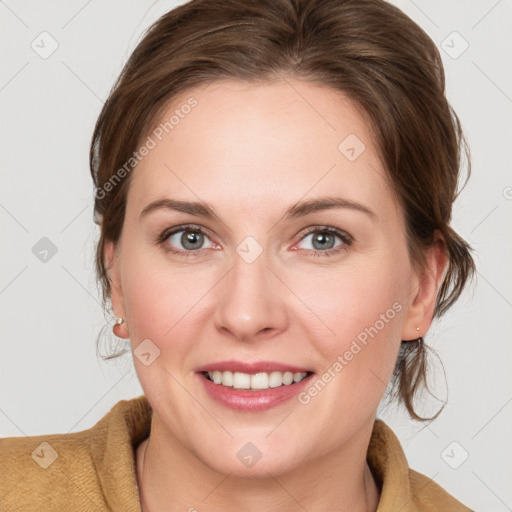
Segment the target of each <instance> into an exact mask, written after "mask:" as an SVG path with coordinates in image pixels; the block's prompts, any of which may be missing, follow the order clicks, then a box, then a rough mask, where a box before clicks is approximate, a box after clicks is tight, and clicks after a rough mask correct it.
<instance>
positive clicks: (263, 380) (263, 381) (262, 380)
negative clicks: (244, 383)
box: [251, 373, 268, 389]
mask: <svg viewBox="0 0 512 512" xmlns="http://www.w3.org/2000/svg"><path fill="white" fill-rule="evenodd" d="M251 388H252V389H268V375H267V374H266V373H256V374H255V375H251Z"/></svg>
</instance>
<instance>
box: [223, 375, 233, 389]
mask: <svg viewBox="0 0 512 512" xmlns="http://www.w3.org/2000/svg"><path fill="white" fill-rule="evenodd" d="M221 373H222V385H223V386H229V387H231V386H233V372H221Z"/></svg>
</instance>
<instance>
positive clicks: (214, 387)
mask: <svg viewBox="0 0 512 512" xmlns="http://www.w3.org/2000/svg"><path fill="white" fill-rule="evenodd" d="M197 375H198V376H199V378H200V379H201V381H202V383H203V386H204V387H205V389H206V392H207V393H208V395H209V396H210V397H211V398H213V399H214V400H216V401H217V402H219V403H221V404H222V405H224V406H226V407H229V408H230V409H234V410H236V411H255V412H256V411H265V410H267V409H271V408H272V407H276V406H278V405H280V404H282V403H283V402H287V401H288V400H290V399H292V398H293V397H295V396H297V395H298V394H299V393H300V392H301V391H302V390H303V389H304V387H306V386H307V385H308V384H309V381H310V379H311V377H312V376H313V374H310V375H308V376H306V377H305V378H304V379H302V380H301V381H300V382H295V383H293V384H290V385H288V386H279V387H277V388H269V389H262V390H255V391H251V390H247V389H235V388H232V387H227V386H223V385H222V384H215V383H214V382H212V381H211V380H208V379H207V378H206V377H205V376H204V375H203V374H202V373H198V374H197Z"/></svg>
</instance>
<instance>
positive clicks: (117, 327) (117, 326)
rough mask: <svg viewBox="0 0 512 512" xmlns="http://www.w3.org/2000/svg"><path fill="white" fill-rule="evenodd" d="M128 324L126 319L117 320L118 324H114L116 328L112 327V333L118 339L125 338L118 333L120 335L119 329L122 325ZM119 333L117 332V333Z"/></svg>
mask: <svg viewBox="0 0 512 512" xmlns="http://www.w3.org/2000/svg"><path fill="white" fill-rule="evenodd" d="M124 323H126V322H125V321H124V318H116V323H115V324H114V327H112V332H113V333H114V334H115V335H116V336H117V337H118V338H123V337H124V336H120V335H119V334H118V333H119V329H120V325H122V324H124ZM116 331H117V332H116Z"/></svg>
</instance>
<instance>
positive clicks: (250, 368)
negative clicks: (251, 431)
mask: <svg viewBox="0 0 512 512" xmlns="http://www.w3.org/2000/svg"><path fill="white" fill-rule="evenodd" d="M196 374H197V376H198V377H199V379H200V381H201V383H202V385H203V387H204V389H205V391H206V394H207V395H208V396H209V397H210V398H211V399H212V400H214V401H215V402H217V403H218V404H221V405H223V406H225V407H228V408H229V409H234V410H237V411H244V412H250V411H254V412H257V411H264V410H267V409H270V408H272V407H275V406H277V405H279V404H282V403H284V402H287V401H290V400H291V399H292V398H293V397H296V396H297V395H298V394H299V393H300V391H301V390H303V389H304V388H305V387H306V386H307V385H308V383H309V382H310V381H311V378H312V376H313V375H314V372H312V371H309V370H307V369H306V368H302V367H298V366H290V365H287V364H281V363H272V362H259V363H242V362H239V361H224V362H219V363H215V364H211V365H208V366H203V367H201V368H197V369H196Z"/></svg>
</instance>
